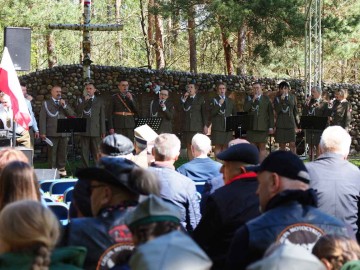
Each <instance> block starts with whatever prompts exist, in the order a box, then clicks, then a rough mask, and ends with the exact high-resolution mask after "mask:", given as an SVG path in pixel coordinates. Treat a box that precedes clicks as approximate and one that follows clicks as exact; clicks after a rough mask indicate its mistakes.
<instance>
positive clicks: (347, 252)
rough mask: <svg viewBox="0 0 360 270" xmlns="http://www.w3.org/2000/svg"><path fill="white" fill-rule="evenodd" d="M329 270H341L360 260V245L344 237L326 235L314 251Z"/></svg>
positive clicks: (318, 242)
mask: <svg viewBox="0 0 360 270" xmlns="http://www.w3.org/2000/svg"><path fill="white" fill-rule="evenodd" d="M312 253H313V254H314V255H315V256H316V257H318V258H319V260H321V261H322V263H323V264H324V265H325V266H326V269H328V270H340V269H341V267H342V266H343V265H344V264H345V263H346V262H348V261H353V260H359V259H360V247H359V245H358V243H357V242H356V241H355V240H353V239H350V238H348V237H346V236H342V235H324V236H322V237H321V238H320V239H319V240H318V241H317V243H316V244H315V246H314V247H313V249H312Z"/></svg>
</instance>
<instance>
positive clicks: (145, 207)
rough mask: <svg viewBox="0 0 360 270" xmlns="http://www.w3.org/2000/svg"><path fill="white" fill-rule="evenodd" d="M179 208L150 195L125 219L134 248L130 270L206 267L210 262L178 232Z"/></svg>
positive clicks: (193, 244)
mask: <svg viewBox="0 0 360 270" xmlns="http://www.w3.org/2000/svg"><path fill="white" fill-rule="evenodd" d="M180 218H181V215H180V212H179V209H178V208H177V207H176V206H175V205H173V204H171V203H168V202H165V201H164V200H162V199H161V198H159V197H156V196H153V195H150V196H149V197H148V198H147V199H146V200H144V201H143V202H142V203H140V204H139V205H138V206H137V208H136V209H135V211H133V212H132V213H130V214H129V215H128V217H127V218H126V223H127V225H128V227H129V228H130V230H131V232H132V234H133V240H134V243H135V245H137V248H136V249H135V252H134V254H133V255H132V257H131V260H130V266H131V269H133V270H140V269H149V270H150V269H154V270H165V269H172V270H177V269H178V270H183V269H210V267H211V261H210V259H209V258H208V257H207V256H206V254H205V253H204V252H203V251H202V250H201V249H200V248H199V247H198V246H197V244H196V243H195V242H194V241H192V240H191V238H189V236H187V235H185V234H184V233H183V232H180V231H179V230H180Z"/></svg>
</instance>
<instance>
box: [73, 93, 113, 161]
mask: <svg viewBox="0 0 360 270" xmlns="http://www.w3.org/2000/svg"><path fill="white" fill-rule="evenodd" d="M76 112H77V114H78V116H79V117H81V118H85V119H86V132H84V133H80V146H81V160H82V165H83V167H89V165H90V164H89V154H90V152H91V155H92V157H93V159H94V160H95V158H96V157H97V154H98V152H99V145H100V142H101V135H102V134H104V135H105V133H106V128H105V103H104V101H103V99H102V98H100V97H95V96H94V97H93V98H90V99H88V100H87V101H85V100H81V102H80V104H79V105H78V107H77V109H76ZM89 148H90V149H89Z"/></svg>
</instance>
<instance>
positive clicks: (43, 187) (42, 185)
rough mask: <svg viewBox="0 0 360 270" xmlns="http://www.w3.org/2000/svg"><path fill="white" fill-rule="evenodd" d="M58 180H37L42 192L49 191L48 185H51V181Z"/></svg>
mask: <svg viewBox="0 0 360 270" xmlns="http://www.w3.org/2000/svg"><path fill="white" fill-rule="evenodd" d="M56 181H59V180H57V179H51V180H42V181H40V182H39V185H40V189H41V190H42V191H44V192H49V191H50V186H51V185H52V183H54V182H56Z"/></svg>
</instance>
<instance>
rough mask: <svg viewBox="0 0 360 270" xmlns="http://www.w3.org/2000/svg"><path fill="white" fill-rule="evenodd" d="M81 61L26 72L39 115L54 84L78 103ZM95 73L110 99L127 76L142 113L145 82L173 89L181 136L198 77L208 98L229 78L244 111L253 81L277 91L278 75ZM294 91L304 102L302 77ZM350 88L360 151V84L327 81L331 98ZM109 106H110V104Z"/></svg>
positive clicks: (102, 69) (355, 146) (145, 112)
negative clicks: (184, 102)
mask: <svg viewBox="0 0 360 270" xmlns="http://www.w3.org/2000/svg"><path fill="white" fill-rule="evenodd" d="M82 74H83V73H82V66H81V65H68V66H59V67H55V68H52V69H46V70H42V71H37V72H33V73H30V74H27V75H24V76H22V77H21V78H20V79H21V80H22V81H24V82H25V83H26V84H27V86H28V93H29V94H30V95H32V96H33V97H34V103H33V106H34V111H35V113H36V115H37V116H38V114H39V111H40V108H41V104H42V102H43V100H44V99H46V98H48V97H50V89H51V87H52V86H53V85H60V86H61V87H62V89H63V97H64V98H65V99H67V100H68V102H69V103H70V104H71V105H72V106H75V105H76V99H77V98H78V97H79V96H81V95H82V92H83V89H84V81H83V78H82ZM91 76H92V78H93V80H94V82H95V85H96V88H97V89H98V90H99V93H98V94H99V95H101V96H103V97H104V98H105V99H106V100H107V102H109V100H110V98H111V95H112V94H113V93H116V92H117V91H118V90H117V84H118V81H119V78H127V79H128V81H129V82H130V90H131V91H132V92H133V93H134V94H135V96H136V99H137V101H138V103H139V107H140V116H142V117H147V116H149V109H148V108H149V104H150V101H151V100H152V99H153V98H154V95H155V94H154V93H153V92H152V91H150V92H148V91H147V90H146V87H145V84H146V83H147V82H152V83H156V84H159V85H160V86H161V87H164V88H167V89H169V90H170V91H171V94H170V98H171V99H172V100H173V102H174V104H176V105H177V107H176V112H177V113H176V117H175V121H174V132H175V133H176V134H177V135H178V136H179V137H181V124H182V120H181V110H180V107H179V105H180V104H179V98H180V96H181V95H182V94H183V93H184V91H185V86H186V84H187V83H188V82H189V81H192V80H195V81H196V84H197V85H198V86H199V92H200V93H202V94H203V95H204V96H205V97H206V99H207V100H209V99H211V98H212V97H213V96H214V95H215V85H216V83H217V82H220V81H221V82H225V83H226V84H227V88H228V91H229V92H231V94H232V95H233V97H234V98H235V100H236V104H237V107H238V110H239V111H242V106H243V103H244V98H245V96H246V94H247V93H249V92H250V90H251V83H252V82H253V81H255V80H258V81H261V82H262V83H263V85H264V90H265V91H268V92H267V93H268V94H269V95H270V96H273V95H274V94H275V92H276V91H277V83H278V81H279V80H278V79H272V78H254V77H251V76H225V75H214V74H196V75H195V74H192V73H189V72H177V71H168V70H163V71H159V70H149V69H141V68H124V67H111V66H96V65H94V66H92V68H91ZM287 81H288V82H289V83H290V85H291V87H292V90H293V92H294V93H295V94H296V95H297V97H298V103H299V104H302V103H303V101H304V98H305V93H304V82H303V81H302V80H298V79H292V80H287ZM340 88H346V89H348V90H349V97H348V100H349V101H350V102H351V104H352V106H353V121H352V126H353V129H352V131H351V135H352V138H353V140H352V151H353V152H359V151H360V117H359V109H360V108H358V104H359V98H360V96H359V93H360V85H350V84H324V87H323V90H324V91H327V92H328V93H329V95H330V98H331V97H332V95H333V92H334V90H336V89H340ZM107 107H108V106H107Z"/></svg>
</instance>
